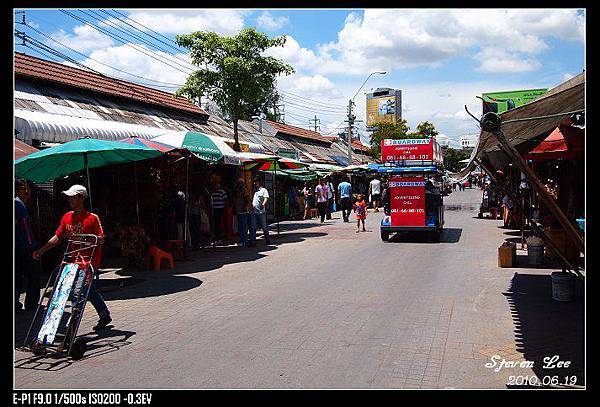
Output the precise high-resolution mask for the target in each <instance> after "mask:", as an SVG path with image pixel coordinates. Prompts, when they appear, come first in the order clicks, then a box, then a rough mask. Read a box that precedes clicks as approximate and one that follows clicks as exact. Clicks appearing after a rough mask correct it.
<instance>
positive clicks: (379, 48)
mask: <svg viewBox="0 0 600 407" xmlns="http://www.w3.org/2000/svg"><path fill="white" fill-rule="evenodd" d="M584 24H585V17H584V16H582V15H580V14H578V12H577V10H498V9H479V10H456V9H453V10H365V12H364V15H363V16H362V17H361V16H360V15H359V14H358V13H354V12H353V13H350V14H349V15H348V17H347V18H346V21H345V23H344V27H343V28H342V29H341V30H340V31H339V32H338V38H337V41H332V42H328V43H324V44H321V45H320V46H318V47H317V48H316V52H315V51H312V50H309V49H306V48H302V47H300V46H299V45H298V44H297V42H295V41H293V40H290V41H289V42H290V44H292V45H293V47H294V51H295V52H291V51H292V46H290V50H289V51H290V52H289V53H288V54H285V55H284V56H286V57H289V59H288V60H289V61H290V62H291V61H292V60H294V59H297V54H298V53H300V54H303V55H311V57H312V58H310V59H309V60H304V59H303V62H304V63H305V64H307V65H309V66H310V68H311V69H312V71H313V72H314V73H320V74H331V73H345V74H354V75H364V74H367V73H369V72H372V71H374V70H387V71H391V70H393V69H402V68H414V67H419V66H423V67H430V68H436V67H439V66H440V65H441V64H442V63H444V62H445V61H447V60H449V59H451V58H455V57H464V56H468V55H470V54H471V53H473V52H474V51H475V52H476V53H478V54H479V55H480V56H483V55H486V53H490V52H494V53H495V56H496V58H495V62H496V63H497V64H498V66H499V67H500V68H501V69H503V70H504V71H511V72H515V71H524V70H533V69H537V68H538V67H539V66H540V65H539V63H537V61H536V60H535V59H532V57H531V56H533V55H536V54H539V53H540V52H542V51H544V50H546V49H548V44H547V43H546V42H545V41H544V38H546V37H555V38H561V39H565V40H583V36H584ZM490 50H491V51H490ZM500 52H502V53H503V54H502V55H500ZM500 56H501V58H500ZM517 59H519V60H520V63H518V61H517ZM480 69H481V70H482V71H491V69H492V67H491V63H490V62H488V63H485V61H483V60H482V65H481V67H480Z"/></svg>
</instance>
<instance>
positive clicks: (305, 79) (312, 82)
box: [293, 75, 335, 93]
mask: <svg viewBox="0 0 600 407" xmlns="http://www.w3.org/2000/svg"><path fill="white" fill-rule="evenodd" d="M334 87H335V85H334V84H333V82H331V81H330V80H329V79H327V78H326V77H324V76H322V75H314V76H301V77H299V78H295V79H294V86H293V89H294V90H297V91H299V92H313V93H329V92H330V91H331V90H332V89H333V88H334Z"/></svg>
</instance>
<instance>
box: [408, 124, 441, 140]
mask: <svg viewBox="0 0 600 407" xmlns="http://www.w3.org/2000/svg"><path fill="white" fill-rule="evenodd" d="M438 134H439V132H438V131H437V130H436V129H435V125H434V124H433V123H430V122H428V121H424V122H421V123H419V125H418V126H417V130H416V131H415V132H411V133H410V136H411V137H414V138H431V137H435V136H437V135H438Z"/></svg>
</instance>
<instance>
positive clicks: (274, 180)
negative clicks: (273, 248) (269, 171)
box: [273, 160, 279, 241]
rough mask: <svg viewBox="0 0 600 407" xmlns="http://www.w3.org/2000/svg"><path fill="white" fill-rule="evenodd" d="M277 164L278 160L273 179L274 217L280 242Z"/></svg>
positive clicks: (274, 162)
mask: <svg viewBox="0 0 600 407" xmlns="http://www.w3.org/2000/svg"><path fill="white" fill-rule="evenodd" d="M277 163H278V160H275V161H273V164H274V165H275V167H274V173H275V175H274V177H273V203H274V204H275V205H274V206H273V208H274V210H273V215H274V216H275V221H276V222H277V239H278V241H279V216H277Z"/></svg>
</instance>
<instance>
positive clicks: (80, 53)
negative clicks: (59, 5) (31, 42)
mask: <svg viewBox="0 0 600 407" xmlns="http://www.w3.org/2000/svg"><path fill="white" fill-rule="evenodd" d="M19 24H22V23H19ZM25 26H27V27H28V28H29V29H31V30H33V31H35V32H36V33H38V34H39V35H41V36H43V37H45V38H47V39H49V40H50V41H53V42H54V43H56V44H58V45H60V46H61V47H64V48H66V49H68V50H70V51H71V52H74V53H75V54H77V55H81V56H83V57H84V58H86V59H89V60H90V61H94V62H96V63H98V64H100V65H103V66H105V67H107V68H110V69H113V70H115V71H117V72H121V73H124V74H126V75H129V76H132V77H135V78H139V79H143V80H146V81H150V82H156V83H161V84H165V85H172V86H159V85H154V84H152V85H151V84H148V83H145V85H149V86H150V85H151V86H157V87H163V88H176V87H177V88H178V87H181V86H183V85H180V84H176V83H172V82H162V81H157V80H155V79H150V78H146V77H143V76H140V75H136V74H133V73H130V72H127V71H123V70H121V69H119V68H115V67H113V66H110V65H107V64H105V63H104V62H101V61H98V60H97V59H94V58H92V57H90V56H87V55H85V54H84V53H82V52H79V51H77V50H75V49H73V48H71V47H69V46H68V45H66V44H64V43H62V42H60V41H58V40H56V39H54V38H52V37H51V36H50V35H48V34H46V33H44V32H42V31H40V30H38V29H36V28H35V27H33V26H31V25H29V24H27V23H25ZM80 63H81V62H80ZM81 64H82V65H84V64H83V63H81ZM84 66H86V67H87V65H84ZM87 68H88V69H91V68H89V67H87ZM139 83H143V82H139Z"/></svg>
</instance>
